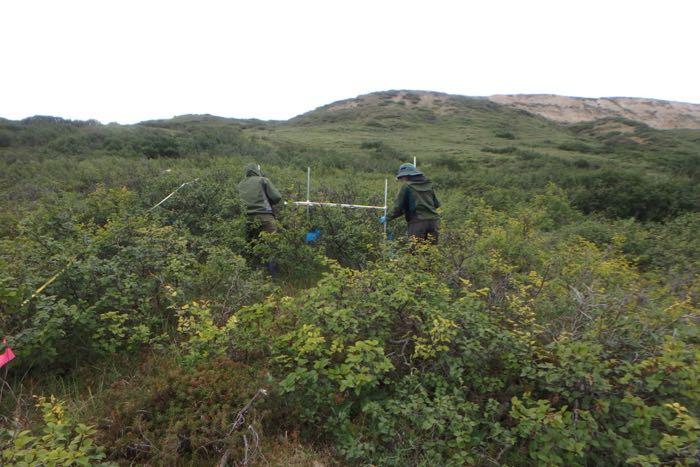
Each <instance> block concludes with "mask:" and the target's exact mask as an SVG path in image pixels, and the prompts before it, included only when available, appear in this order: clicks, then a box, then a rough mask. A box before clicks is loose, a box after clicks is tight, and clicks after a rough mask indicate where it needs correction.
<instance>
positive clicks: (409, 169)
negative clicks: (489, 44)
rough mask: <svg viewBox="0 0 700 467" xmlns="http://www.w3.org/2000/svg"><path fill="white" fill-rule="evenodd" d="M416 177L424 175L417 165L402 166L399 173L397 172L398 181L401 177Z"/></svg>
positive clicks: (407, 164)
mask: <svg viewBox="0 0 700 467" xmlns="http://www.w3.org/2000/svg"><path fill="white" fill-rule="evenodd" d="M414 175H423V172H421V171H420V170H418V169H417V168H416V166H415V165H413V164H410V163H405V164H401V167H399V171H398V172H396V179H397V180H398V179H399V178H401V177H413V176H414Z"/></svg>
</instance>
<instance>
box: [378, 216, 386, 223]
mask: <svg viewBox="0 0 700 467" xmlns="http://www.w3.org/2000/svg"><path fill="white" fill-rule="evenodd" d="M379 222H381V223H382V224H386V216H382V217H380V218H379Z"/></svg>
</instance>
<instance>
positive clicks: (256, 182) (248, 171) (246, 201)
mask: <svg viewBox="0 0 700 467" xmlns="http://www.w3.org/2000/svg"><path fill="white" fill-rule="evenodd" d="M243 173H244V175H245V178H244V179H243V180H242V181H241V182H240V183H239V184H238V195H239V197H240V198H241V201H242V202H243V205H244V208H245V211H246V214H247V216H248V222H247V223H246V227H247V228H246V232H247V235H248V238H249V239H250V238H254V237H257V234H258V233H259V231H260V229H259V228H258V227H259V226H262V228H263V230H265V231H266V232H270V233H273V232H276V231H277V225H276V222H275V216H274V213H273V211H272V206H274V205H275V204H277V203H279V202H280V201H281V200H282V196H281V195H280V193H279V191H277V188H275V186H274V185H273V184H272V182H271V181H270V180H268V179H267V178H266V177H264V176H263V174H262V171H261V170H260V166H259V165H257V164H248V165H247V166H246V167H245V169H244V171H243Z"/></svg>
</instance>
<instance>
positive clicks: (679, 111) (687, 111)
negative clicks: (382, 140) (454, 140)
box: [295, 90, 700, 129]
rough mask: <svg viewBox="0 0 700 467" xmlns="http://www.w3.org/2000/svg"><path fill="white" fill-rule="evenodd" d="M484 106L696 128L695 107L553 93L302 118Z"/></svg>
mask: <svg viewBox="0 0 700 467" xmlns="http://www.w3.org/2000/svg"><path fill="white" fill-rule="evenodd" d="M484 101H486V102H488V103H494V104H498V105H502V106H506V107H510V108H516V109H520V110H524V111H526V112H529V113H532V114H535V115H539V116H541V117H544V118H547V119H548V120H552V121H555V122H558V123H579V122H586V121H593V120H600V119H607V118H624V119H627V120H634V121H638V122H642V123H644V124H646V125H649V126H650V127H652V128H656V129H682V128H684V129H700V104H692V103H687V102H675V101H666V100H661V99H651V98H641V97H601V98H587V97H569V96H559V95H555V94H496V95H492V96H462V95H455V94H447V93H442V92H434V91H418V90H390V91H379V92H373V93H369V94H363V95H360V96H357V97H355V98H350V99H343V100H339V101H336V102H332V103H330V104H327V105H324V106H321V107H319V108H317V109H315V110H313V111H311V112H307V113H305V114H302V116H308V115H311V114H314V113H317V112H335V111H347V110H352V109H359V108H368V107H372V106H386V105H391V104H400V105H402V106H404V107H406V108H412V107H417V108H426V109H429V110H432V111H433V112H435V113H436V114H450V113H455V112H457V109H458V107H460V104H462V105H463V104H468V103H470V102H471V103H476V102H482V103H483V102H484ZM295 118H298V117H295Z"/></svg>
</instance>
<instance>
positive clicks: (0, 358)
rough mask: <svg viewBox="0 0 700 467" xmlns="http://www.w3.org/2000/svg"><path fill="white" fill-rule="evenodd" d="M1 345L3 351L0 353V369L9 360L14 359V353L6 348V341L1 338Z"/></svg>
mask: <svg viewBox="0 0 700 467" xmlns="http://www.w3.org/2000/svg"><path fill="white" fill-rule="evenodd" d="M2 343H3V344H5V351H4V352H3V353H0V368H2V367H3V366H5V365H6V364H7V363H8V362H9V361H10V360H12V359H13V358H15V353H14V352H13V351H12V349H11V348H9V347H8V346H7V339H4V338H3V340H2Z"/></svg>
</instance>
